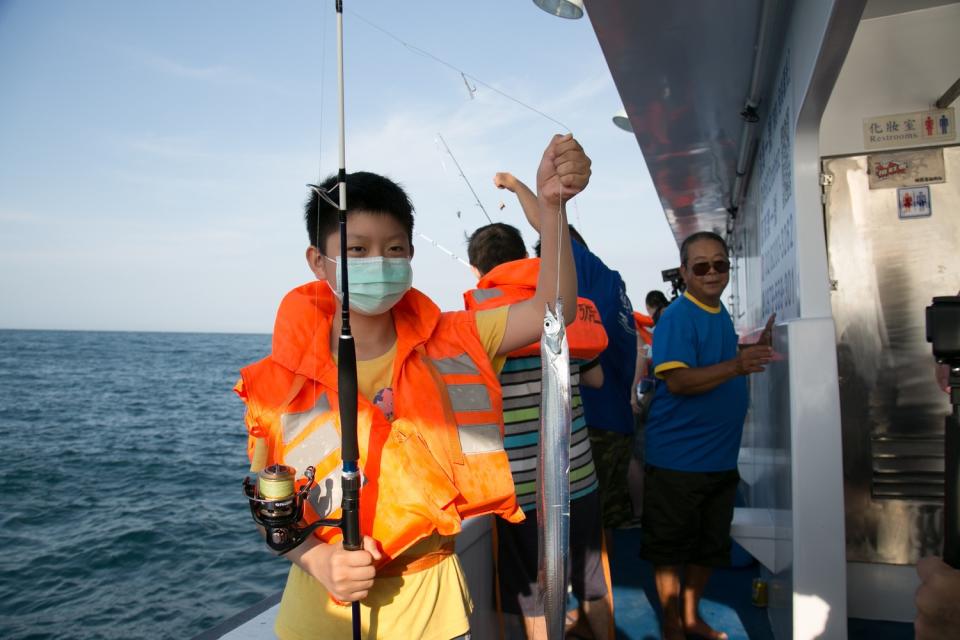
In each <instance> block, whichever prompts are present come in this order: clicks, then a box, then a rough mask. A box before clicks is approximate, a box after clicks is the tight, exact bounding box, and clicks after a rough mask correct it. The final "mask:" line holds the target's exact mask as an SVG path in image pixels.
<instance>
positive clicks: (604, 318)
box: [570, 239, 637, 434]
mask: <svg viewBox="0 0 960 640" xmlns="http://www.w3.org/2000/svg"><path fill="white" fill-rule="evenodd" d="M570 244H571V246H572V247H573V261H574V263H575V264H576V266H577V293H578V295H580V296H581V297H583V298H587V299H589V300H591V301H592V302H593V304H595V305H597V310H598V311H599V312H600V321H601V322H603V328H604V329H606V331H607V340H608V343H607V348H606V349H605V350H604V351H603V352H602V353H601V354H600V366H601V367H602V368H603V386H602V387H600V388H599V389H592V388H589V387H581V389H580V394H581V396H582V398H583V411H584V415H585V416H586V419H587V425H589V426H590V428H592V429H605V430H607V431H616V432H618V433H624V434H632V433H633V409H631V408H630V387H631V385H632V384H633V374H634V371H635V370H636V365H637V327H636V325H635V324H634V321H633V307H632V306H631V304H630V299H629V298H628V297H627V288H626V286H625V285H624V284H623V278H621V277H620V274H619V273H617V272H616V271H614V270H613V269H611V268H610V267H608V266H607V265H605V264H604V263H603V261H602V260H600V258H598V257H597V256H595V255H594V254H592V253H590V251H589V250H588V249H587V248H586V247H585V246H583V245H582V244H580V243H579V242H577V241H576V240H573V239H571V241H570Z"/></svg>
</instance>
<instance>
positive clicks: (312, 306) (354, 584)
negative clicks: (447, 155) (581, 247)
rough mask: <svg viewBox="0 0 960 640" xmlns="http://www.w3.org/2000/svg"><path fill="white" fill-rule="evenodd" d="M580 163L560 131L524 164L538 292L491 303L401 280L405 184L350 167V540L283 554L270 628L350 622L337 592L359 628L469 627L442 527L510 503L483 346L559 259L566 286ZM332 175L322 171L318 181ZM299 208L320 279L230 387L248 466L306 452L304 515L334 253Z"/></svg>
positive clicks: (322, 467) (583, 165)
mask: <svg viewBox="0 0 960 640" xmlns="http://www.w3.org/2000/svg"><path fill="white" fill-rule="evenodd" d="M589 176H590V160H589V158H587V156H586V155H585V154H584V153H583V150H582V149H581V147H580V145H579V144H578V143H577V141H576V140H574V139H573V138H572V136H569V135H567V136H555V137H554V138H553V139H552V140H551V142H550V144H549V146H548V147H547V149H546V150H545V151H544V154H543V157H542V159H541V162H540V166H539V169H538V171H537V187H538V203H539V207H540V213H541V218H542V219H541V223H542V224H543V226H544V236H545V246H544V252H545V255H547V256H548V257H547V258H545V259H544V261H543V265H542V268H541V271H540V275H539V279H538V281H537V289H536V293H535V295H534V296H533V297H531V298H530V299H529V300H524V301H522V302H518V303H516V304H513V305H510V306H509V307H504V308H502V309H498V310H491V311H487V312H469V311H461V312H449V313H442V312H440V310H439V309H438V308H437V307H436V306H435V305H434V304H433V303H432V302H431V301H430V300H429V298H427V297H426V296H425V295H423V294H422V293H420V292H419V291H417V290H416V289H411V288H409V287H410V283H411V274H410V266H409V261H410V258H411V257H412V256H413V246H412V231H413V213H412V206H411V204H410V202H409V200H408V199H407V196H406V194H405V193H404V192H403V190H402V189H401V188H400V187H399V186H397V185H396V184H394V183H393V182H391V181H390V180H388V179H386V178H383V177H381V176H377V175H374V174H369V173H354V174H348V176H347V180H346V184H347V186H346V188H347V205H348V208H349V210H348V223H347V244H348V255H347V258H348V266H349V270H350V271H349V275H350V279H349V283H350V306H351V315H350V318H351V325H352V329H353V335H354V339H355V343H356V349H357V359H358V367H357V368H358V382H359V388H360V392H361V397H360V398H359V412H358V414H359V415H358V435H359V444H360V466H361V470H362V472H363V476H364V485H363V488H362V490H361V496H360V518H361V520H360V525H361V531H362V532H363V534H364V540H363V550H360V551H346V550H344V549H343V547H342V543H341V538H340V535H339V532H338V531H337V530H335V529H325V528H321V529H318V530H317V532H316V534H315V536H314V537H311V538H310V539H309V540H308V541H307V542H305V543H303V544H302V545H301V546H299V547H298V548H296V549H295V550H293V551H291V552H290V553H289V554H287V557H288V558H290V560H291V561H292V562H293V566H292V567H291V571H290V575H289V577H288V580H287V586H286V589H285V590H284V596H283V600H282V601H281V605H280V610H279V613H278V616H277V622H276V627H275V631H276V633H277V635H278V636H279V637H280V638H282V639H283V640H288V639H289V640H300V639H302V638H319V637H322V638H341V637H343V638H347V637H350V615H351V613H350V609H349V607H344V606H341V605H339V604H337V603H336V602H334V600H333V599H334V598H335V599H336V600H339V601H344V602H348V601H355V600H360V601H361V604H362V607H361V612H362V625H363V627H364V629H365V634H366V635H365V637H368V638H372V637H376V638H397V637H409V638H436V639H438V640H446V639H449V638H454V637H459V636H461V635H463V634H465V633H467V632H468V631H469V623H468V618H467V616H468V614H469V611H470V608H471V603H470V597H469V594H468V593H467V590H466V584H465V581H464V579H463V576H462V573H461V571H460V566H459V563H458V562H457V559H456V556H455V555H454V554H453V553H452V542H453V536H454V535H455V534H456V533H457V532H458V531H459V530H460V525H461V521H462V519H463V518H466V517H469V516H473V515H481V514H489V513H496V514H498V515H501V516H502V517H505V518H508V519H511V520H513V521H519V520H521V519H522V517H523V516H522V513H521V512H520V510H519V509H518V507H517V504H516V499H515V496H514V492H513V483H512V481H511V477H510V472H509V465H508V462H507V457H506V454H505V453H504V451H503V441H502V400H501V396H500V389H499V385H498V383H497V379H496V370H495V367H494V365H493V364H492V361H493V360H494V359H497V357H498V356H503V355H505V354H507V353H509V352H511V351H513V350H514V349H517V348H518V347H521V346H523V345H526V344H529V343H531V342H534V341H535V340H537V339H538V337H539V335H540V331H541V326H542V319H543V311H544V305H545V304H546V302H547V301H552V300H553V297H554V295H555V293H556V291H555V287H556V283H557V269H558V256H559V268H560V274H561V277H560V289H561V295H562V296H564V298H566V299H571V300H572V299H573V298H574V297H575V296H576V276H575V272H574V267H573V261H572V257H571V254H570V244H569V238H568V236H567V232H566V216H565V214H564V213H563V212H562V210H561V209H562V207H561V203H562V202H564V201H566V200H567V199H569V198H570V197H572V196H574V195H575V194H577V193H579V192H580V191H581V190H582V189H583V188H584V187H585V186H586V184H587V182H588V180H589ZM335 184H336V180H335V178H330V179H328V180H327V181H326V182H325V183H324V184H323V185H321V188H322V189H329V188H330V187H332V186H334V185H335ZM334 199H336V198H334ZM306 220H307V230H308V234H309V236H310V247H309V248H308V249H307V252H306V254H307V262H308V264H309V266H310V268H311V270H312V271H313V273H314V274H315V275H316V277H317V279H318V281H315V282H311V283H309V284H306V285H303V286H301V287H298V288H297V289H294V290H293V291H291V292H290V293H288V294H287V296H286V297H285V298H284V300H283V302H282V303H281V306H280V310H279V311H278V314H277V320H276V325H275V329H274V337H273V349H272V353H271V354H270V356H268V357H267V358H265V359H263V360H261V361H260V362H257V363H255V364H253V365H250V366H248V367H246V368H245V369H244V370H243V372H242V378H241V380H240V382H239V383H238V384H237V392H238V393H239V394H240V396H241V397H242V398H243V399H244V401H245V402H246V404H247V414H246V423H247V428H248V432H249V435H250V438H249V444H248V454H249V456H250V459H251V463H252V464H251V467H252V468H253V469H254V470H257V469H261V468H263V467H264V466H266V465H270V464H275V463H282V464H287V465H290V466H293V467H295V468H296V469H297V472H298V480H299V479H302V473H303V470H304V469H305V468H306V467H307V466H310V465H312V466H314V467H315V468H316V475H317V478H318V483H317V487H316V488H315V489H314V490H312V491H311V492H310V495H309V497H308V502H309V504H308V508H307V517H308V519H314V518H318V517H326V516H331V517H336V516H337V515H338V512H339V500H340V495H339V489H340V484H339V464H340V454H339V429H338V427H339V423H338V416H337V411H336V407H337V406H338V405H337V401H338V398H337V380H336V378H337V375H336V364H335V362H334V355H333V354H334V353H335V345H336V341H337V337H338V336H339V333H340V300H339V295H340V287H339V280H340V278H339V275H338V274H339V272H340V269H341V267H342V258H343V257H342V256H340V255H339V254H340V251H339V235H338V225H337V211H336V209H335V208H334V207H330V206H329V205H328V204H327V203H326V202H324V201H323V200H322V199H320V198H318V197H317V196H316V194H313V195H311V198H310V200H309V202H308V203H307V206H306ZM550 230H552V233H550ZM560 230H563V232H562V236H561V237H558V236H559V233H558V232H559V231H560ZM547 236H549V240H548V239H547ZM547 243H549V246H548V245H547ZM558 245H559V246H558ZM574 313H575V307H573V306H572V305H571V306H570V308H569V309H567V310H565V320H566V321H567V322H568V323H569V322H570V321H572V320H573V316H574ZM331 596H332V597H331Z"/></svg>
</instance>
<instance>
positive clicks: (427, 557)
mask: <svg viewBox="0 0 960 640" xmlns="http://www.w3.org/2000/svg"><path fill="white" fill-rule="evenodd" d="M453 553H454V543H453V540H450V541H448V542H445V543H443V545H442V546H441V547H440V548H439V549H436V550H434V551H431V552H430V553H425V554H423V555H422V556H411V557H409V558H408V557H406V556H400V557H398V558H395V559H394V560H392V561H390V564H388V565H386V566H384V567H383V568H381V569H377V577H378V578H398V577H400V576H407V575H410V574H411V573H419V572H421V571H426V570H427V569H430V568H431V567H435V566H437V565H438V564H440V563H441V562H443V561H444V560H446V559H447V558H449V557H450V556H452V555H453Z"/></svg>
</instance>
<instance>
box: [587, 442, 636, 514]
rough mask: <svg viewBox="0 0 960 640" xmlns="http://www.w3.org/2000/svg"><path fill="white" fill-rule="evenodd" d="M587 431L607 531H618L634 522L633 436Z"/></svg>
mask: <svg viewBox="0 0 960 640" xmlns="http://www.w3.org/2000/svg"><path fill="white" fill-rule="evenodd" d="M587 429H588V433H589V434H590V448H591V449H593V464H594V466H596V468H597V479H598V480H599V481H600V500H601V512H602V513H603V528H604V529H616V528H617V527H622V526H624V525H626V524H628V523H629V522H630V521H631V520H633V506H632V505H633V502H632V501H631V500H630V490H629V487H628V485H627V469H628V468H629V466H630V451H631V448H632V447H631V442H632V436H631V435H630V434H627V433H617V432H616V431H607V430H606V429H594V428H593V427H587Z"/></svg>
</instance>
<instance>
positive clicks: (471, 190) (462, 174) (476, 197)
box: [437, 131, 493, 224]
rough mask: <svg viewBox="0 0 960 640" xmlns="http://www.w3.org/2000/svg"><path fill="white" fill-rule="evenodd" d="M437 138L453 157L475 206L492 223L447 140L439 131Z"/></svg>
mask: <svg viewBox="0 0 960 640" xmlns="http://www.w3.org/2000/svg"><path fill="white" fill-rule="evenodd" d="M437 138H439V139H440V142H442V143H443V148H444V149H446V150H447V153H449V154H450V158H451V159H453V164H455V165H457V171H459V172H460V177H461V178H463V181H464V182H466V183H467V188H468V189H470V193H472V194H473V199H474V200H476V202H477V206H478V207H480V210H481V211H483V215H485V216H486V217H487V222H489V223H490V224H493V220H491V219H490V214H489V213H487V208H486V207H484V206H483V203H482V202H480V198H479V197H478V196H477V192H476V191H474V190H473V185H472V184H470V180H468V179H467V176H466V174H464V173H463V169H462V168H461V167H460V163H459V162H457V157H456V156H455V155H453V151H450V147H448V146H447V141H446V140H444V139H443V136H442V135H440V132H439V131H438V132H437Z"/></svg>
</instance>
